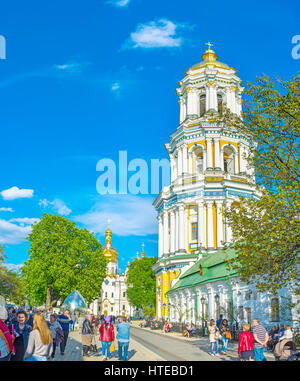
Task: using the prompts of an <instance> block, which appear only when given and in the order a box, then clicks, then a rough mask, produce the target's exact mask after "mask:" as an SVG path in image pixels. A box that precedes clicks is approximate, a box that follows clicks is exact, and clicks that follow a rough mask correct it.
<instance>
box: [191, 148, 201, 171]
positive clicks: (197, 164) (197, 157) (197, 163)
mask: <svg viewBox="0 0 300 381" xmlns="http://www.w3.org/2000/svg"><path fill="white" fill-rule="evenodd" d="M193 153H194V173H195V174H197V175H199V174H201V173H203V170H204V152H203V148H202V147H200V146H197V147H196V148H195V149H194V150H193Z"/></svg>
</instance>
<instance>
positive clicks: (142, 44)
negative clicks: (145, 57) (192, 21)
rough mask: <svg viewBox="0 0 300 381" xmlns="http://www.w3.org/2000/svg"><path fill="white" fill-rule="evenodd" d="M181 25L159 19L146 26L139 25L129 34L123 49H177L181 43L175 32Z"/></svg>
mask: <svg viewBox="0 0 300 381" xmlns="http://www.w3.org/2000/svg"><path fill="white" fill-rule="evenodd" d="M179 27H183V24H175V23H173V22H172V21H170V20H166V19H160V20H158V21H151V22H149V23H146V24H139V25H138V26H137V28H136V31H135V32H133V33H131V34H130V40H129V41H127V42H126V43H125V46H124V47H125V48H162V47H169V48H174V47H179V46H181V45H182V43H183V39H182V38H181V37H176V32H177V30H178V28H179Z"/></svg>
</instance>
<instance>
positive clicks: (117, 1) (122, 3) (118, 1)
mask: <svg viewBox="0 0 300 381" xmlns="http://www.w3.org/2000/svg"><path fill="white" fill-rule="evenodd" d="M129 3H130V0H110V1H107V4H111V5H113V6H115V7H120V8H122V7H126V6H127V5H128V4H129Z"/></svg>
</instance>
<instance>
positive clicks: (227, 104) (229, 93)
mask: <svg viewBox="0 0 300 381" xmlns="http://www.w3.org/2000/svg"><path fill="white" fill-rule="evenodd" d="M225 91H226V107H227V108H228V109H229V110H231V111H232V105H231V90H230V87H226V90H225Z"/></svg>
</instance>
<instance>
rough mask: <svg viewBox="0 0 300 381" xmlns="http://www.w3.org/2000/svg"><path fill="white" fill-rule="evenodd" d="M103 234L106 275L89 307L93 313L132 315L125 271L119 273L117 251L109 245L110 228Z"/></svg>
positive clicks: (132, 310) (116, 315)
mask: <svg viewBox="0 0 300 381" xmlns="http://www.w3.org/2000/svg"><path fill="white" fill-rule="evenodd" d="M105 235H106V243H105V246H104V247H103V253H104V255H105V257H106V258H107V259H108V264H107V276H106V278H105V279H104V281H103V284H102V288H101V294H100V297H99V298H98V299H96V300H94V301H93V302H92V303H91V305H90V309H91V310H92V312H93V314H95V315H103V316H115V317H118V316H126V317H128V316H133V313H134V308H133V307H132V306H131V305H130V304H129V302H128V300H127V294H126V291H127V286H126V271H125V274H119V269H118V261H119V259H118V252H117V250H116V249H115V248H114V247H112V245H111V237H112V231H111V230H110V228H108V229H107V230H106V233H105ZM126 270H127V269H126Z"/></svg>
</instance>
